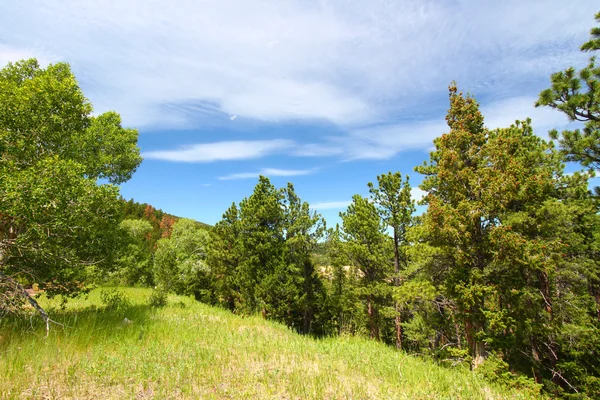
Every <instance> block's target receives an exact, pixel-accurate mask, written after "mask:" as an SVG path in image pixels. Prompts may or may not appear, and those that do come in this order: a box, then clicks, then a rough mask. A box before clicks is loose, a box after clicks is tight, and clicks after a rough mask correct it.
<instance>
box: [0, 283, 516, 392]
mask: <svg viewBox="0 0 600 400" xmlns="http://www.w3.org/2000/svg"><path fill="white" fill-rule="evenodd" d="M120 290H121V291H122V292H123V293H124V294H125V295H126V297H127V298H128V299H129V300H130V302H129V304H122V306H120V307H112V308H110V309H106V308H104V307H103V303H102V299H101V295H100V290H96V291H93V292H91V293H90V294H89V297H88V298H87V299H83V300H75V301H72V302H70V303H68V305H67V307H66V308H65V309H60V308H58V305H59V302H58V301H48V300H46V299H44V298H41V299H40V302H42V303H43V305H44V306H46V307H48V308H50V309H51V312H52V316H53V318H54V319H55V320H57V321H60V322H61V323H63V324H64V325H65V326H64V327H60V326H53V329H52V330H51V332H50V335H49V336H48V337H47V338H46V337H44V335H45V331H44V326H43V324H41V323H40V322H39V321H38V320H37V318H35V317H34V318H32V319H31V320H16V319H5V320H2V321H0V397H1V398H60V399H64V398H72V399H85V398H102V399H109V398H115V399H116V398H119V399H120V398H148V399H149V398H157V399H163V398H168V399H178V398H190V399H192V398H206V399H226V398H234V399H246V398H248V399H250V398H252V399H254V398H266V399H271V398H272V399H292V398H294V399H295V398H298V399H504V398H511V399H512V398H527V396H526V394H525V393H519V392H510V391H507V390H505V389H502V388H498V387H493V386H491V385H489V384H486V383H485V382H482V381H480V380H478V379H477V378H476V377H475V376H474V375H472V374H471V373H469V372H468V371H464V370H450V369H444V368H441V367H438V366H436V365H435V364H433V363H430V362H426V361H423V360H420V359H417V358H414V357H411V356H407V355H405V354H403V353H399V352H397V351H395V350H393V349H391V348H388V347H386V346H384V345H381V344H379V343H375V342H373V341H369V340H365V339H360V338H351V337H341V338H328V339H322V340H316V339H312V338H310V337H305V336H300V335H297V334H295V333H293V332H291V331H290V330H288V329H287V328H286V327H284V326H282V325H279V324H276V323H271V322H269V321H265V320H263V319H261V318H259V317H247V318H243V317H239V316H235V315H233V314H231V313H229V312H227V311H224V310H220V309H216V308H212V307H209V306H206V305H203V304H200V303H197V302H195V301H193V300H192V299H189V298H185V297H178V296H170V297H169V304H168V306H167V307H164V308H160V309H155V308H151V307H150V306H149V305H147V303H148V298H149V296H150V293H151V292H150V291H149V290H146V289H131V288H128V289H120ZM125 318H127V320H129V321H132V322H131V323H128V322H126V320H125Z"/></svg>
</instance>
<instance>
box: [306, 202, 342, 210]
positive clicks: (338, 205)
mask: <svg viewBox="0 0 600 400" xmlns="http://www.w3.org/2000/svg"><path fill="white" fill-rule="evenodd" d="M351 203H352V201H351V200H345V201H325V202H321V203H314V204H311V205H310V208H312V209H313V210H332V209H343V208H346V207H348V206H349V205H350V204H351Z"/></svg>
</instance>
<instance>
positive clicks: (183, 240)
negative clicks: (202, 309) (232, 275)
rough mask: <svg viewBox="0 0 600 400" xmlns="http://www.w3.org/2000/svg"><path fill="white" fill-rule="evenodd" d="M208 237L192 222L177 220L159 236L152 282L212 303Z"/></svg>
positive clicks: (212, 292) (201, 228) (200, 227)
mask: <svg viewBox="0 0 600 400" xmlns="http://www.w3.org/2000/svg"><path fill="white" fill-rule="evenodd" d="M209 240H210V237H209V234H208V232H206V230H205V229H204V228H203V227H202V226H200V225H199V224H198V223H197V222H196V221H194V220H191V219H185V218H184V219H180V220H178V221H177V222H176V223H175V225H173V232H172V233H171V236H170V237H168V238H163V239H160V240H159V241H158V243H157V249H156V253H155V254H154V281H155V282H156V284H157V285H158V286H160V287H161V288H162V289H163V290H166V291H171V292H175V293H178V294H193V295H194V296H195V297H196V299H198V300H200V301H203V302H206V303H213V302H214V290H213V274H212V273H211V270H210V268H209V267H208V265H207V264H206V252H207V250H206V249H207V246H208V243H209Z"/></svg>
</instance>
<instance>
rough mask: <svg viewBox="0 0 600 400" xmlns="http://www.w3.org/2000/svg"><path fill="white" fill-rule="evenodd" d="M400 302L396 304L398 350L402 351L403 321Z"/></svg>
mask: <svg viewBox="0 0 600 400" xmlns="http://www.w3.org/2000/svg"><path fill="white" fill-rule="evenodd" d="M401 318H402V317H401V315H400V309H399V307H398V302H396V348H397V349H399V350H402V319H401Z"/></svg>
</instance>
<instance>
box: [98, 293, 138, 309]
mask: <svg viewBox="0 0 600 400" xmlns="http://www.w3.org/2000/svg"><path fill="white" fill-rule="evenodd" d="M100 300H102V303H104V305H105V306H106V309H107V310H124V309H127V308H129V307H131V300H129V299H128V298H127V297H126V296H125V294H124V293H123V292H121V291H118V290H117V289H113V290H103V291H102V292H100Z"/></svg>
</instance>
